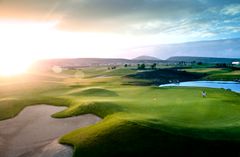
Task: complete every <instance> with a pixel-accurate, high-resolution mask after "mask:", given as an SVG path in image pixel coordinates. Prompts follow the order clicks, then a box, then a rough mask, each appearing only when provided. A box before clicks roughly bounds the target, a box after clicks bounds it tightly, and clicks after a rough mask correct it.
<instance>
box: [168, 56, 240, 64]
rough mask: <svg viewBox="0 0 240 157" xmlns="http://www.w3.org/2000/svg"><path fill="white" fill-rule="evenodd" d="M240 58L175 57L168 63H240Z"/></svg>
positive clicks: (169, 59)
mask: <svg viewBox="0 0 240 157" xmlns="http://www.w3.org/2000/svg"><path fill="white" fill-rule="evenodd" d="M239 60H240V58H214V57H192V56H175V57H170V58H168V59H167V61H175V62H180V61H184V62H193V61H195V62H203V63H232V62H233V61H239Z"/></svg>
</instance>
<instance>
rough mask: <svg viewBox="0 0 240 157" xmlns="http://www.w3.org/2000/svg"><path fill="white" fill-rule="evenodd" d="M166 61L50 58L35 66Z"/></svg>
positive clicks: (77, 66) (155, 61) (47, 67)
mask: <svg viewBox="0 0 240 157" xmlns="http://www.w3.org/2000/svg"><path fill="white" fill-rule="evenodd" d="M143 59H144V58H143ZM160 62H164V61H162V60H159V59H154V60H130V59H121V58H69V59H48V60H41V61H38V62H36V63H35V65H33V67H34V68H38V69H39V68H40V69H49V68H51V67H53V66H61V67H65V68H80V67H86V66H110V65H124V64H138V63H145V64H152V63H160Z"/></svg>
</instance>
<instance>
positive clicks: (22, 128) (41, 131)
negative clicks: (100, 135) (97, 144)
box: [0, 105, 101, 157]
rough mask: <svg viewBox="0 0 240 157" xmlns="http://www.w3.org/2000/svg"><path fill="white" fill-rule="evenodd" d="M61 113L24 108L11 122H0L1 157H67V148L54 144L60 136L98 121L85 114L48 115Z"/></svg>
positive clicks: (50, 108) (43, 107) (49, 108)
mask: <svg viewBox="0 0 240 157" xmlns="http://www.w3.org/2000/svg"><path fill="white" fill-rule="evenodd" d="M63 109H65V107H54V106H48V105H38V106H30V107H27V108H25V109H24V110H23V111H22V112H21V113H20V114H19V115H18V116H16V117H15V118H13V119H9V120H4V121H0V156H1V157H71V156H72V154H73V152H72V148H71V147H69V146H64V145H61V144H58V138H59V137H61V136H62V135H64V134H66V133H68V132H70V131H72V130H74V129H77V128H80V127H85V126H88V125H92V124H95V123H96V122H98V121H100V120H101V119H100V118H99V117H97V116H95V115H91V114H87V115H82V116H77V117H71V118H64V119H55V118H51V115H52V114H54V113H56V112H59V111H61V110H63Z"/></svg>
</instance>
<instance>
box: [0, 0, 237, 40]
mask: <svg viewBox="0 0 240 157" xmlns="http://www.w3.org/2000/svg"><path fill="white" fill-rule="evenodd" d="M239 13H240V2H239V0H218V1H216V0H194V1H193V0H181V1H180V0H68V1H66V0H1V1H0V18H6V17H7V18H14V19H16V18H17V19H27V20H28V19H30V20H37V21H51V20H53V21H58V25H57V28H58V29H62V30H68V31H84V32H114V33H119V34H133V35H150V36H166V34H167V35H171V36H174V35H175V36H176V38H177V36H186V38H188V40H194V39H196V38H199V40H204V39H217V38H223V37H225V36H228V37H231V36H240V34H239V25H240V24H239V23H240V22H239ZM163 34H165V35H163Z"/></svg>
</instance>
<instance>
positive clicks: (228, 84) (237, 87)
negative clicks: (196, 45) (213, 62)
mask: <svg viewBox="0 0 240 157" xmlns="http://www.w3.org/2000/svg"><path fill="white" fill-rule="evenodd" d="M168 86H184V87H208V88H223V89H230V90H231V91H234V92H238V93H240V83H239V82H234V81H188V82H180V83H171V84H163V85H160V87H168Z"/></svg>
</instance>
